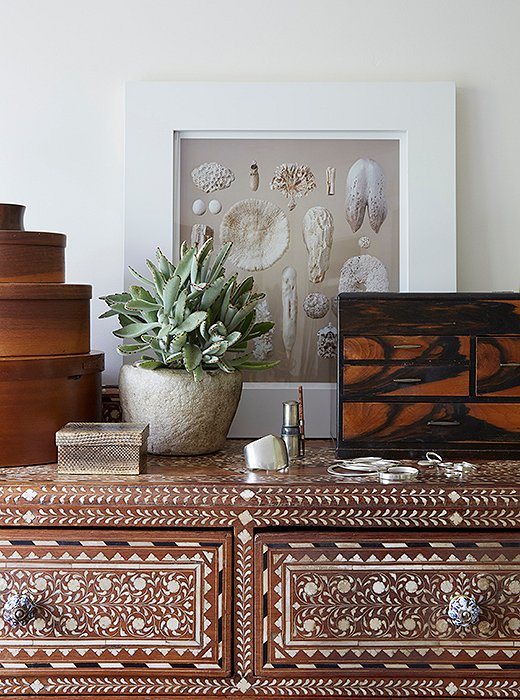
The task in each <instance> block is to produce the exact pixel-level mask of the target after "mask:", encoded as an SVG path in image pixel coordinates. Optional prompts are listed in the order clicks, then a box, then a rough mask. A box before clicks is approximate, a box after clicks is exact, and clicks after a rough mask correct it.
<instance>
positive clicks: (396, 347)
mask: <svg viewBox="0 0 520 700" xmlns="http://www.w3.org/2000/svg"><path fill="white" fill-rule="evenodd" d="M393 347H394V350H415V349H417V348H420V347H422V346H421V345H406V343H405V344H403V345H394V346H393Z"/></svg>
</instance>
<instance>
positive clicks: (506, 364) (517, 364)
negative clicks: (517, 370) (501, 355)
mask: <svg viewBox="0 0 520 700" xmlns="http://www.w3.org/2000/svg"><path fill="white" fill-rule="evenodd" d="M500 366H501V367H520V362H501V363H500Z"/></svg>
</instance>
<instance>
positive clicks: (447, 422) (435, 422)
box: [426, 420, 460, 425]
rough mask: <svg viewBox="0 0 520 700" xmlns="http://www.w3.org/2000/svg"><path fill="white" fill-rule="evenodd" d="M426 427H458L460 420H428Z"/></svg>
mask: <svg viewBox="0 0 520 700" xmlns="http://www.w3.org/2000/svg"><path fill="white" fill-rule="evenodd" d="M426 425H460V420H429V421H428V423H427V424H426Z"/></svg>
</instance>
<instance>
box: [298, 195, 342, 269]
mask: <svg viewBox="0 0 520 700" xmlns="http://www.w3.org/2000/svg"><path fill="white" fill-rule="evenodd" d="M333 234H334V220H333V218H332V214H331V213H330V211H329V210H328V209H326V208H325V207H312V208H311V209H309V211H308V212H307V213H306V214H305V216H304V217H303V240H304V241H305V247H306V248H307V252H308V254H309V256H308V259H307V269H308V275H309V282H314V283H318V282H321V281H322V280H323V278H324V277H325V274H326V272H327V270H328V269H329V264H330V251H331V248H332V236H333Z"/></svg>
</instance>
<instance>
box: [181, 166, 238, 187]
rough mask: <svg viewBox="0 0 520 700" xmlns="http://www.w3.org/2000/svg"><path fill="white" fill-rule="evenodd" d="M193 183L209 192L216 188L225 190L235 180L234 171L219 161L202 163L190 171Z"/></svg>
mask: <svg viewBox="0 0 520 700" xmlns="http://www.w3.org/2000/svg"><path fill="white" fill-rule="evenodd" d="M191 179H192V180H193V184H194V185H196V187H198V188H199V190H202V191H203V192H206V194H209V193H210V192H215V191H216V190H225V189H226V188H227V187H229V186H230V185H231V183H232V182H234V180H235V173H234V172H233V171H232V170H230V169H229V168H226V166H225V165H221V164H220V163H215V162H212V163H202V164H201V165H199V166H198V167H197V168H194V169H193V170H192V171H191Z"/></svg>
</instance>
